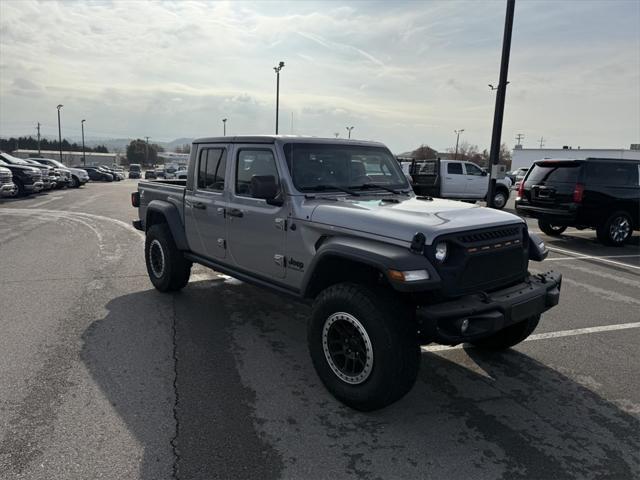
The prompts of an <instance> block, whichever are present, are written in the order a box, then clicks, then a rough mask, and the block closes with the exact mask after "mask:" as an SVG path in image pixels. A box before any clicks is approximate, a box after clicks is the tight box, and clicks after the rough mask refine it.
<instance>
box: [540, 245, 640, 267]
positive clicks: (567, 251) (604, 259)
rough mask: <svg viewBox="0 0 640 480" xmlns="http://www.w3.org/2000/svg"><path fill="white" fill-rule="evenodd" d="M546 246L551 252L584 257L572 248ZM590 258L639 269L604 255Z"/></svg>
mask: <svg viewBox="0 0 640 480" xmlns="http://www.w3.org/2000/svg"><path fill="white" fill-rule="evenodd" d="M547 248H548V249H549V250H551V251H552V252H558V253H564V254H566V255H571V256H573V257H575V258H578V259H579V258H580V257H584V256H585V255H584V254H582V253H580V252H574V251H573V250H566V249H564V248H557V247H549V246H547ZM591 260H595V261H597V262H603V263H610V264H612V265H617V266H619V267H627V268H634V269H636V270H640V267H637V266H635V265H629V264H628V263H622V262H616V261H615V260H608V259H606V258H604V257H598V256H593V257H592V258H591Z"/></svg>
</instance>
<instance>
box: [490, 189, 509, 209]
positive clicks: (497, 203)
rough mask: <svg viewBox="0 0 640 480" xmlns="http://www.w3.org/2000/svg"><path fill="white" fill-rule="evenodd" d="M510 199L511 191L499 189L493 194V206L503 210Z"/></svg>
mask: <svg viewBox="0 0 640 480" xmlns="http://www.w3.org/2000/svg"><path fill="white" fill-rule="evenodd" d="M508 200H509V192H508V190H506V189H499V190H498V191H497V192H496V193H495V194H494V195H493V208H497V209H498V210H502V209H503V208H504V207H505V206H506V205H507V201H508Z"/></svg>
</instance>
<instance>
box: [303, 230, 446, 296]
mask: <svg viewBox="0 0 640 480" xmlns="http://www.w3.org/2000/svg"><path fill="white" fill-rule="evenodd" d="M336 257H337V258H343V259H345V260H350V261H355V262H358V263H362V264H364V265H367V266H370V267H374V268H376V269H377V270H379V271H380V272H381V273H383V274H384V275H385V276H386V277H387V279H388V280H389V283H390V284H391V285H392V286H393V288H394V289H396V290H398V291H403V292H411V291H421V290H431V289H434V288H436V287H437V286H439V284H440V276H439V275H438V273H437V271H436V269H435V268H434V267H433V265H431V263H430V262H429V259H427V258H426V257H425V256H424V255H421V254H419V253H415V252H412V251H411V250H410V249H409V248H408V247H401V246H398V245H392V244H389V243H383V242H379V241H375V240H369V239H364V238H357V237H331V238H329V239H327V240H325V241H324V242H323V243H322V244H321V245H320V247H319V248H318V250H317V251H316V254H315V256H314V257H313V260H311V263H310V264H309V268H308V269H307V271H306V273H305V276H304V278H303V279H302V285H301V288H300V291H301V294H302V296H303V297H306V296H307V295H308V293H309V291H310V287H311V285H312V283H313V280H314V272H316V271H317V269H318V266H319V265H320V264H321V263H322V262H323V260H325V259H327V258H336ZM389 270H398V271H408V270H426V271H427V272H429V279H427V280H421V281H416V282H411V283H403V282H398V281H396V280H393V279H391V278H389V276H388V274H387V272H388V271H389Z"/></svg>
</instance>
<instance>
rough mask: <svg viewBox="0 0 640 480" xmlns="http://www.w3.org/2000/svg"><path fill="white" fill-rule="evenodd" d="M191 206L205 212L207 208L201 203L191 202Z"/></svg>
mask: <svg viewBox="0 0 640 480" xmlns="http://www.w3.org/2000/svg"><path fill="white" fill-rule="evenodd" d="M191 205H192V206H193V208H198V209H200V210H206V209H207V206H206V205H205V204H204V203H202V202H193V203H192V204H191Z"/></svg>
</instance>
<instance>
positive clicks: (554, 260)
mask: <svg viewBox="0 0 640 480" xmlns="http://www.w3.org/2000/svg"><path fill="white" fill-rule="evenodd" d="M589 258H640V254H638V255H602V256H594V255H580V256H579V257H578V256H576V257H556V258H547V259H546V260H545V262H560V261H562V260H584V259H589Z"/></svg>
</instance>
